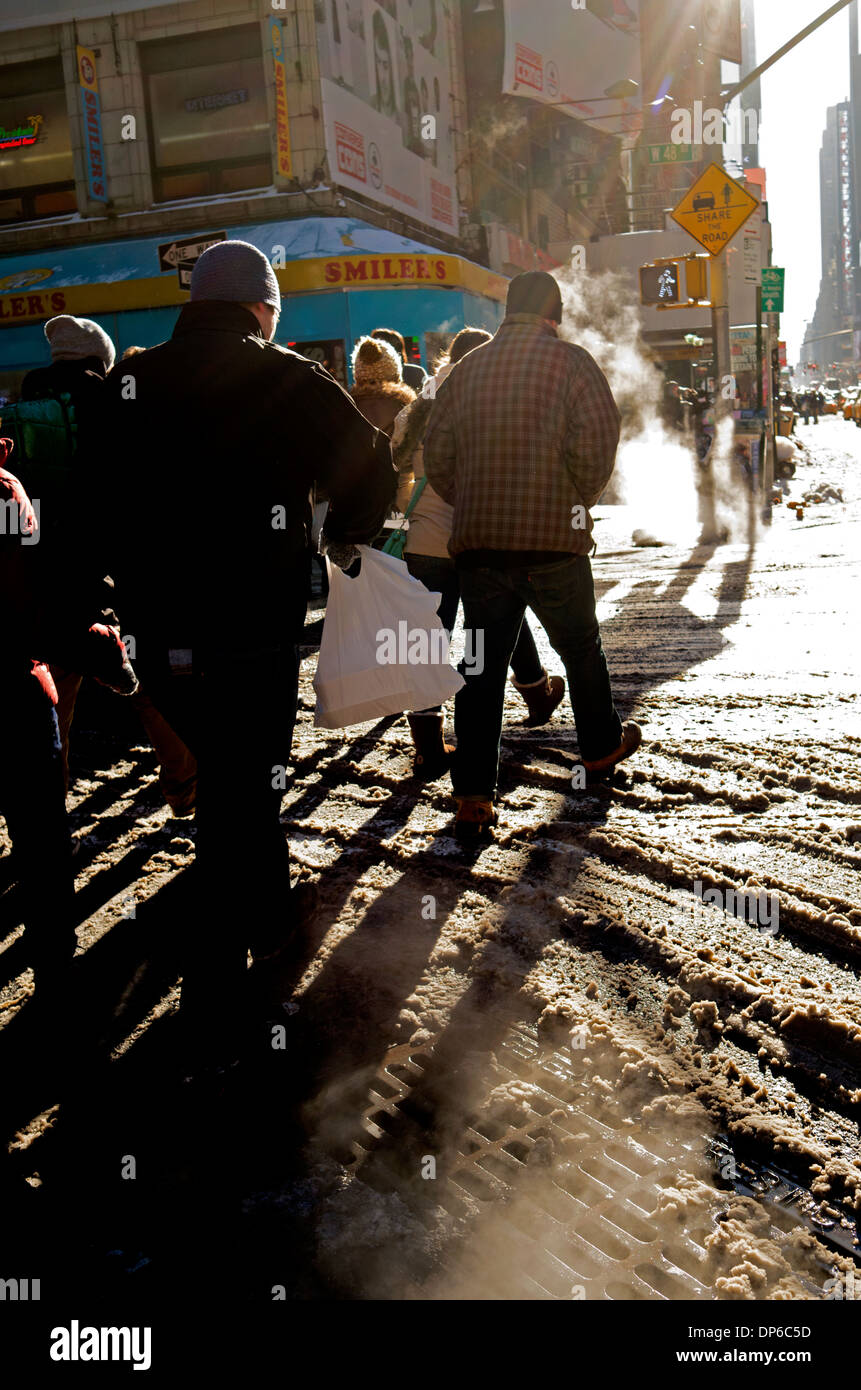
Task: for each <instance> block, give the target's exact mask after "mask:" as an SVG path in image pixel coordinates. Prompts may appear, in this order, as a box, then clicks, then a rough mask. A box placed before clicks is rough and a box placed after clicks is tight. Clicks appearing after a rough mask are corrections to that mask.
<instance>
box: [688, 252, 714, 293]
mask: <svg viewBox="0 0 861 1390" xmlns="http://www.w3.org/2000/svg"><path fill="white" fill-rule="evenodd" d="M685 286H686V288H687V292H688V299H708V297H709V258H708V256H691V257H690V259H688V260H686V261H685Z"/></svg>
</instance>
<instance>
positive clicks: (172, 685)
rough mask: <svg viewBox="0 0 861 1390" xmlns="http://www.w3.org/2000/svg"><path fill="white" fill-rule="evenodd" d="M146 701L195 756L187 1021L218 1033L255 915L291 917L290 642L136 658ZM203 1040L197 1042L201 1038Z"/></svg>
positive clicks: (259, 918) (293, 669)
mask: <svg viewBox="0 0 861 1390" xmlns="http://www.w3.org/2000/svg"><path fill="white" fill-rule="evenodd" d="M139 675H140V678H141V683H142V684H144V683H145V685H146V690H147V694H148V695H149V697H150V699H151V700H152V702H153V704H154V705H155V707H156V709H157V710H158V711H159V712H160V713H161V714H162V715H163V717H164V718H165V719H166V720H167V722H168V723H169V724H170V726H171V728H172V729H174V730H175V731H176V733H177V735H178V736H179V737H180V738H181V739H182V740H183V742H184V743H185V744H186V746H187V747H188V748H189V749H190V751H191V752H192V753H193V755H194V757H195V758H196V760H197V765H198V780H197V800H196V810H195V816H196V822H197V844H196V863H195V873H196V876H197V880H198V887H199V906H198V911H197V912H196V913H195V915H194V919H193V920H190V921H188V922H187V923H184V930H183V942H182V954H183V957H184V959H183V983H182V1001H181V1009H182V1012H183V1014H184V1016H185V1020H186V1024H187V1025H190V1026H192V1027H194V1028H198V1029H199V1030H201V1039H200V1040H201V1042H202V1043H204V1045H205V1040H206V1033H207V1032H209V1033H210V1034H211V1035H212V1036H215V1035H216V1034H217V1036H218V1037H219V1038H220V1039H222V1040H224V1039H228V1038H229V1039H231V1040H233V1039H235V1037H236V1036H238V1031H237V1030H236V1029H234V1028H233V1027H232V1024H234V1023H236V1024H238V1025H240V1026H241V1012H242V1005H243V1002H244V1001H243V991H244V985H245V973H246V952H247V951H248V949H249V947H251V948H252V949H253V944H254V936H255V923H257V922H259V923H260V927H261V930H264V929H265V930H266V931H267V932H269V933H271V931H272V927H273V925H274V926H275V927H276V928H277V927H278V926H279V924H280V920H283V922H284V925H285V930H286V929H287V928H288V927H289V920H290V907H289V901H288V898H289V893H290V854H289V850H288V847H287V840H286V838H285V835H284V831H283V830H282V828H281V824H280V820H279V812H280V808H281V800H282V797H283V795H284V790H285V787H286V777H285V775H284V774H283V771H282V772H281V773H279V769H284V766H285V764H286V762H287V760H288V759H289V757H290V744H291V740H292V736H293V724H294V721H295V718H296V703H297V698H298V677H299V662H298V652H297V649H296V648H295V647H294V646H288V645H285V646H283V647H281V648H278V649H274V650H270V651H264V652H260V651H258V652H252V653H246V654H239V653H232V654H230V655H227V654H221V655H220V656H219V657H217V658H212V659H211V660H210V662H209V663H208V664H207V667H206V670H205V674H203V675H197V674H195V675H175V676H168V677H165V676H164V675H163V674H161V675H159V674H158V673H157V672H153V673H152V674H150V673H148V672H147V671H146V669H141V670H139ZM204 1050H205V1048H204Z"/></svg>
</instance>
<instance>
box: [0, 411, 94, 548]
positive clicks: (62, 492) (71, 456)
mask: <svg viewBox="0 0 861 1390" xmlns="http://www.w3.org/2000/svg"><path fill="white" fill-rule="evenodd" d="M0 434H2V435H3V437H4V438H7V439H11V440H12V443H13V446H14V447H13V449H12V453H11V454H10V456H9V459H8V461H7V465H6V466H7V468H8V469H9V471H10V472H12V473H14V474H15V476H16V477H17V478H20V480H21V482H22V483H23V484H24V487H25V488H26V490H27V492H28V494H29V496H30V499H31V501H33V502H35V503H36V504H37V507H38V511H39V513H40V523H41V524H42V525H43V527H44V525H45V523H47V529H48V530H49V531H51V530H53V529H54V527H55V526H56V524H57V523H58V521H59V520H60V518H61V517H62V516H63V514H64V512H65V509H66V505H65V504H66V501H67V498H68V494H69V493H70V491H71V485H72V478H73V467H74V461H75V455H76V453H77V447H78V426H77V421H76V419H75V407H74V404H73V403H72V397H71V396H70V395H69V393H68V391H63V392H61V393H57V394H56V395H53V396H44V397H42V398H41V399H39V400H35V401H18V402H17V404H15V405H7V406H2V407H0Z"/></svg>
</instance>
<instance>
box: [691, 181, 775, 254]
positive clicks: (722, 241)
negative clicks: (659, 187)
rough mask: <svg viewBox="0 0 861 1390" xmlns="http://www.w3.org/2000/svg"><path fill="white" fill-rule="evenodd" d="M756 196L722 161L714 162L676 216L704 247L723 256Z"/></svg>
mask: <svg viewBox="0 0 861 1390" xmlns="http://www.w3.org/2000/svg"><path fill="white" fill-rule="evenodd" d="M757 206H758V204H757V201H756V198H754V196H753V194H752V193H748V191H747V189H746V188H745V187H744V185H743V184H740V183H739V182H738V181H737V180H736V179H734V178H732V176H731V175H730V174H728V173H727V172H726V170H725V169H722V168H721V167H720V165H719V164H710V165H709V167H708V168H707V169H706V170H705V171H704V172H703V173H702V174H701V175H700V177H699V178H698V179H697V181H696V183H694V184H693V185H692V186H691V187H690V188H689V189H688V191H687V193H686V194H685V196H684V197H683V198H682V200H681V202H680V203H678V204H677V205H676V207H674V208H673V214H672V215H673V219H674V221H676V222H678V224H679V226H680V227H683V228H684V230H685V231H686V232H687V233H688V234H689V236H692V237H693V238H694V239H695V240H696V241H698V242H699V243H700V246H704V247H705V249H706V250H707V251H708V253H709V255H711V256H719V255H720V253H721V251H723V249H724V247H725V246H726V245H727V242H729V241H731V240H732V238H733V237H734V236H735V234H736V232H738V231H740V230H741V228H742V227H743V226H744V224H745V222H746V221H747V219H748V218H749V217H750V214H751V213H752V212H753V210H754V208H755V207H757Z"/></svg>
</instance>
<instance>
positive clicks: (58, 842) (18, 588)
mask: <svg viewBox="0 0 861 1390" xmlns="http://www.w3.org/2000/svg"><path fill="white" fill-rule="evenodd" d="M11 446H12V442H11V440H8V439H0V515H2V516H3V518H4V524H3V525H2V526H0V594H2V597H3V642H2V643H0V703H2V708H3V721H4V728H5V732H6V737H5V738H4V739H3V741H2V743H0V814H2V815H3V816H4V817H5V819H6V828H7V830H8V833H9V838H10V840H11V841H12V863H13V868H14V869H15V872H16V877H17V880H18V884H19V888H20V901H21V914H22V918H23V921H24V928H25V931H24V947H25V951H26V953H27V956H26V958H27V962H28V964H29V965H30V966H31V967H32V968H33V973H34V977H35V987H36V994H37V997H38V999H39V1001H40V1003H42V1004H48V1005H49V1006H50V1008H51V1009H52V1014H53V1021H54V1027H55V1029H59V1030H60V1032H59V1034H58V1033H56V1032H52V1035H51V1036H52V1038H54V1037H56V1036H63V1037H64V1045H65V1043H66V1041H67V1040H66V1039H65V1036H64V1034H63V1027H62V1023H61V1021H60V1020H61V1018H62V1017H63V1016H64V1015H63V1010H64V1009H65V1008H66V1007H67V1006H68V1005H69V975H68V972H69V969H70V967H71V965H72V958H73V956H74V953H75V948H76V945H77V940H76V937H75V918H74V869H73V853H72V850H73V842H72V836H71V832H70V829H69V823H68V820H67V817H66V788H65V780H64V777H63V761H62V750H61V745H60V729H59V724H58V720H57V711H56V705H57V690H56V686H55V684H54V681H53V678H52V676H51V670H50V668H49V665H48V662H49V661H50V659H51V657H52V656H53V655H57V654H59V655H60V656H61V659H62V660H63V661H69V662H70V663H71V664H72V665H73V667H74V669H75V670H79V671H84V672H86V673H87V674H89V675H94V676H95V677H96V678H97V679H98V680H100V681H101V682H102V683H103V684H105V685H107V686H109V687H110V688H111V689H114V690H116V691H117V692H118V693H120V694H125V695H128V694H131V693H132V692H133V691H134V690H135V688H136V686H137V680H136V677H135V673H134V671H133V670H132V668H131V666H130V664H129V662H128V661H127V659H126V655H125V650H124V648H123V644H122V642H121V640H120V638H119V634H118V633H117V632H116V631H114V630H113V629H111V628H108V627H107V626H105V625H104V624H101V623H97V624H92V625H89V617H88V607H89V595H88V594H87V592H86V586H85V585H84V584H83V583H81V582H79V577H78V575H76V574H72V575H66V576H64V577H62V579H60V578H58V576H57V574H56V572H55V562H56V559H57V554H56V551H45V550H44V549H43V548H42V547H41V538H40V535H39V529H40V528H39V519H38V515H37V511H36V508H35V507H34V505H33V503H32V501H31V499H30V497H29V496H28V494H27V492H26V489H25V488H24V486H23V484H22V483H21V481H20V479H19V478H18V477H17V476H16V475H15V474H13V473H12V472H10V471H9V470H7V469H6V467H5V463H6V461H7V458H8V457H9V454H10V452H11Z"/></svg>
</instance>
